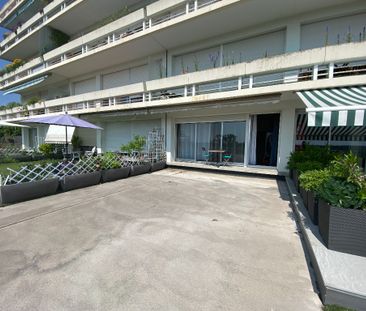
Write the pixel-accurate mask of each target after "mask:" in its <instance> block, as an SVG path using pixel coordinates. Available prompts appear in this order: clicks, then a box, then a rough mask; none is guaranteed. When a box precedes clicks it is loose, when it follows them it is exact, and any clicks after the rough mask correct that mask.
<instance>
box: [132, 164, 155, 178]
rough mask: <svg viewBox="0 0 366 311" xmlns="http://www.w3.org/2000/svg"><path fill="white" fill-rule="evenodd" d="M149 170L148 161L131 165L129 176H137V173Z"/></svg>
mask: <svg viewBox="0 0 366 311" xmlns="http://www.w3.org/2000/svg"><path fill="white" fill-rule="evenodd" d="M150 170H151V164H150V163H145V164H140V165H135V166H132V167H131V172H130V175H131V176H137V175H141V174H145V173H149V172H150Z"/></svg>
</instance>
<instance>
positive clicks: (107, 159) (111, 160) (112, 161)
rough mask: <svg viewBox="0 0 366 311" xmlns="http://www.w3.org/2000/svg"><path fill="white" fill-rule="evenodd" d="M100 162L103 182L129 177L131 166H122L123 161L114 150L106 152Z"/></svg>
mask: <svg viewBox="0 0 366 311" xmlns="http://www.w3.org/2000/svg"><path fill="white" fill-rule="evenodd" d="M100 164H101V169H102V182H110V181H115V180H118V179H122V178H127V177H128V175H129V174H130V168H129V167H122V163H121V161H120V160H119V159H118V157H117V155H116V154H114V153H113V152H106V153H105V154H104V155H103V156H102V158H101V161H100Z"/></svg>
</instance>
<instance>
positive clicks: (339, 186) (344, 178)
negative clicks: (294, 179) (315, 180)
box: [300, 152, 366, 209]
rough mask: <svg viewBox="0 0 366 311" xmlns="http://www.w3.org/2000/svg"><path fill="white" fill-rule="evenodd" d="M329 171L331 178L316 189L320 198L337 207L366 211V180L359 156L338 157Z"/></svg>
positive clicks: (301, 177) (350, 154) (349, 154)
mask: <svg viewBox="0 0 366 311" xmlns="http://www.w3.org/2000/svg"><path fill="white" fill-rule="evenodd" d="M328 170H329V172H330V178H328V179H327V180H325V181H324V182H323V183H321V184H320V185H319V187H318V188H315V189H314V190H315V191H316V192H317V194H318V195H319V197H320V198H322V199H323V200H324V201H326V202H328V203H329V204H331V205H333V206H336V207H341V208H354V209H366V179H365V175H364V174H363V173H362V172H361V169H360V167H359V166H358V158H357V156H355V155H354V154H352V153H351V152H350V153H348V154H345V155H342V156H337V157H336V159H335V160H333V161H332V162H331V165H330V166H329V168H328ZM304 178H306V176H305V177H303V176H300V179H304ZM305 184H306V181H305ZM305 184H304V185H305Z"/></svg>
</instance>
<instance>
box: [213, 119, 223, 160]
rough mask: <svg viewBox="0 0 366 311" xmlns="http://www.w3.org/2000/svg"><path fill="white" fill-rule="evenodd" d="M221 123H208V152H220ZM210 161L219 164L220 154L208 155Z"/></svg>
mask: <svg viewBox="0 0 366 311" xmlns="http://www.w3.org/2000/svg"><path fill="white" fill-rule="evenodd" d="M221 126H222V123H221V122H215V123H210V150H221ZM210 161H213V162H221V161H222V159H221V153H215V152H211V153H210Z"/></svg>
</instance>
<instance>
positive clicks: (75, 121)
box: [20, 113, 102, 151]
mask: <svg viewBox="0 0 366 311" xmlns="http://www.w3.org/2000/svg"><path fill="white" fill-rule="evenodd" d="M20 122H21V123H26V124H30V123H33V124H48V125H59V126H64V127H65V133H66V144H65V145H66V150H67V151H68V147H67V146H68V143H67V127H68V126H69V127H77V128H88V129H95V130H102V128H101V127H99V126H96V125H94V124H92V123H90V122H87V121H85V120H82V119H79V118H76V117H73V116H70V115H69V114H67V113H66V114H60V115H53V116H45V117H37V118H30V119H26V120H22V121H20Z"/></svg>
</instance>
